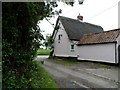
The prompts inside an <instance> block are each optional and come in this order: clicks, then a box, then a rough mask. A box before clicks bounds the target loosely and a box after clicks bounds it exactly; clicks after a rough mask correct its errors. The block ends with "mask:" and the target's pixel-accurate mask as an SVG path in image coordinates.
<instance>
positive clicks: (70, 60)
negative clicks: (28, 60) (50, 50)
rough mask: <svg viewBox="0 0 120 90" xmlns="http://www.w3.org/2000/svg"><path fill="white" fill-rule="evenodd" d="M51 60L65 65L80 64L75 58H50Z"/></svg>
mask: <svg viewBox="0 0 120 90" xmlns="http://www.w3.org/2000/svg"><path fill="white" fill-rule="evenodd" d="M49 61H53V62H56V63H59V64H62V65H64V66H72V65H74V64H79V62H77V61H76V60H73V59H69V60H68V59H60V58H50V59H49Z"/></svg>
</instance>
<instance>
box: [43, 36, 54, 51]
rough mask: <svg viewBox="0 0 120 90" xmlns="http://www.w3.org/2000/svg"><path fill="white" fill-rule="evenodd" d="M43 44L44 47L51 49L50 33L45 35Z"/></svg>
mask: <svg viewBox="0 0 120 90" xmlns="http://www.w3.org/2000/svg"><path fill="white" fill-rule="evenodd" d="M43 44H44V46H45V47H46V49H48V47H49V49H52V48H53V47H52V44H53V39H52V35H50V34H48V35H46V39H45V40H44V43H43Z"/></svg>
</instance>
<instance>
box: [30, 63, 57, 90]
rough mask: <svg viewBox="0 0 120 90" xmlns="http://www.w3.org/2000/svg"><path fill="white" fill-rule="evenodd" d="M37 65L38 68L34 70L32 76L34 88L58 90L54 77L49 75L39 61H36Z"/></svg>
mask: <svg viewBox="0 0 120 90" xmlns="http://www.w3.org/2000/svg"><path fill="white" fill-rule="evenodd" d="M35 63H36V65H37V67H36V70H34V71H33V73H32V77H33V78H31V80H30V81H31V85H32V87H33V88H41V89H47V90H58V86H57V84H56V83H55V81H54V80H53V79H52V77H51V76H50V75H49V73H48V72H46V71H45V69H44V68H43V67H42V66H40V64H39V63H37V61H35Z"/></svg>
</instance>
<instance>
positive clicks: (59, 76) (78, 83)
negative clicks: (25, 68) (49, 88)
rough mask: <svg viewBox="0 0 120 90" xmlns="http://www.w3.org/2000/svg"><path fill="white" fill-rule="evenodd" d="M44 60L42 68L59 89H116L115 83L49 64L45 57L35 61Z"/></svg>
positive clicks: (52, 63)
mask: <svg viewBox="0 0 120 90" xmlns="http://www.w3.org/2000/svg"><path fill="white" fill-rule="evenodd" d="M40 60H44V64H43V67H44V68H45V69H46V70H47V71H48V72H49V73H50V74H51V76H52V77H53V79H54V80H55V81H56V83H57V84H58V85H59V87H60V88H81V90H82V89H85V88H86V89H88V90H90V89H91V90H96V88H118V85H117V84H116V83H115V82H112V81H109V80H106V79H104V78H100V77H96V76H94V75H91V74H88V73H86V72H84V71H82V70H81V71H76V70H72V69H70V68H67V67H64V66H63V65H60V64H57V63H54V62H51V61H49V60H48V59H47V56H39V57H37V61H40Z"/></svg>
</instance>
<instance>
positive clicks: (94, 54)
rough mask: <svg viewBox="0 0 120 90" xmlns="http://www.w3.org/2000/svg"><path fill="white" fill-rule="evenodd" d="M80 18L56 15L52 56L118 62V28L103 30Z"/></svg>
mask: <svg viewBox="0 0 120 90" xmlns="http://www.w3.org/2000/svg"><path fill="white" fill-rule="evenodd" d="M82 20H83V17H82V16H80V15H79V16H78V19H77V20H75V19H71V18H67V17H63V16H59V17H58V19H57V22H56V26H55V29H54V31H53V34H52V38H53V40H54V43H53V46H54V52H53V56H57V57H75V58H77V59H78V60H90V61H99V62H108V63H118V61H119V60H118V59H119V58H118V56H119V50H118V48H119V45H120V36H119V33H120V30H119V29H116V30H111V31H103V28H102V27H101V26H98V25H93V24H90V23H86V22H83V21H82Z"/></svg>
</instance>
